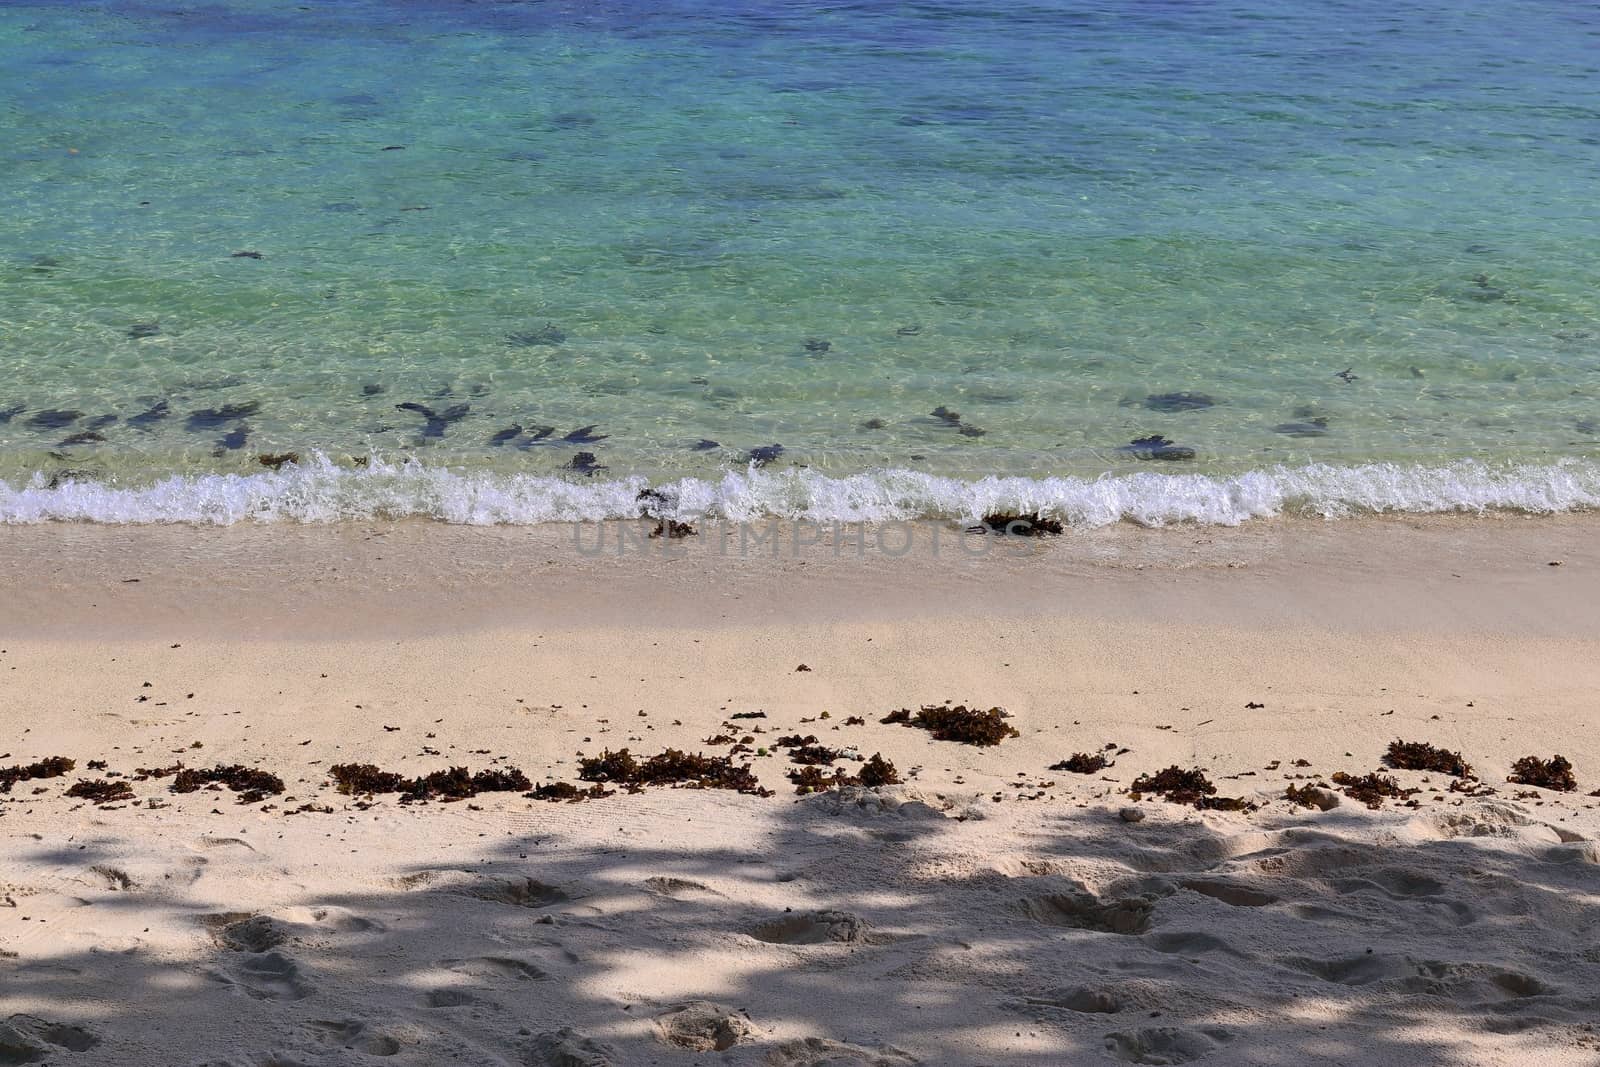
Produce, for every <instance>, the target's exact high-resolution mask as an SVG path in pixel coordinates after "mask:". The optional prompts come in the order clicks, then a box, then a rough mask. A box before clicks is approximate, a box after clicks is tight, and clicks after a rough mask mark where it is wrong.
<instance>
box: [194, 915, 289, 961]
mask: <svg viewBox="0 0 1600 1067" xmlns="http://www.w3.org/2000/svg"><path fill="white" fill-rule="evenodd" d="M200 925H202V926H204V927H205V928H206V929H207V930H208V931H210V933H211V937H212V939H213V940H214V941H216V943H217V944H218V945H220V946H221V947H223V948H225V949H227V950H228V951H230V952H265V951H267V950H268V949H270V948H276V947H278V946H279V945H281V944H283V943H284V942H285V941H287V940H288V939H289V933H288V931H287V930H285V929H284V928H283V926H282V925H281V924H279V923H278V922H276V921H275V920H273V919H271V918H268V917H267V916H265V915H253V914H251V913H250V912H248V911H225V912H217V913H215V914H212V915H202V916H200Z"/></svg>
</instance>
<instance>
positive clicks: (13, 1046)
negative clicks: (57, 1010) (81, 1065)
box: [0, 1015, 100, 1067]
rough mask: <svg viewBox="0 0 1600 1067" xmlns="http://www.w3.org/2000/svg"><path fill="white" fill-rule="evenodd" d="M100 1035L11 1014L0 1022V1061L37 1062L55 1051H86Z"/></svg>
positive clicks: (52, 1054) (97, 1042) (13, 1062)
mask: <svg viewBox="0 0 1600 1067" xmlns="http://www.w3.org/2000/svg"><path fill="white" fill-rule="evenodd" d="M98 1044H100V1038H99V1037H98V1036H97V1035H96V1034H95V1033H94V1032H93V1031H92V1030H86V1029H84V1028H83V1027H81V1026H68V1025H66V1024H64V1023H53V1022H50V1021H48V1020H46V1019H40V1018H36V1017H35V1016H32V1015H13V1016H11V1017H10V1018H8V1019H7V1020H6V1021H5V1022H3V1023H0V1064H3V1065H6V1067H10V1065H11V1064H20V1063H39V1062H41V1061H44V1060H46V1059H49V1058H50V1057H52V1056H54V1055H55V1054H56V1053H58V1052H88V1051H89V1050H90V1049H92V1048H94V1047H95V1046H96V1045H98Z"/></svg>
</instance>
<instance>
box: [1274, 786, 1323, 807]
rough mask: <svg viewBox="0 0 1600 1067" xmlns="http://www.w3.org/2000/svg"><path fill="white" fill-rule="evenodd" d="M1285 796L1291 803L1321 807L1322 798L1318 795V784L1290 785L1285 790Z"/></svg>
mask: <svg viewBox="0 0 1600 1067" xmlns="http://www.w3.org/2000/svg"><path fill="white" fill-rule="evenodd" d="M1283 798H1284V799H1285V800H1287V801H1288V802H1289V803H1291V804H1293V805H1295V806H1296V807H1300V808H1319V809H1320V808H1321V807H1322V800H1321V798H1320V797H1319V796H1318V795H1317V788H1316V786H1311V785H1290V786H1289V787H1288V788H1287V789H1285V790H1284V791H1283Z"/></svg>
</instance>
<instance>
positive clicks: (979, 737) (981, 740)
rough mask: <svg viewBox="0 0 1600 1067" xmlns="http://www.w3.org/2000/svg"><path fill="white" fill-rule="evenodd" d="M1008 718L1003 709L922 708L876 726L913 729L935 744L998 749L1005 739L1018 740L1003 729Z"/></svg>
mask: <svg viewBox="0 0 1600 1067" xmlns="http://www.w3.org/2000/svg"><path fill="white" fill-rule="evenodd" d="M1009 717H1010V716H1009V714H1008V713H1007V712H1006V710H1005V709H1004V708H990V709H988V710H987V711H979V710H978V709H977V708H969V707H967V706H966V705H965V704H956V705H954V706H951V705H949V704H924V705H922V708H921V709H920V710H918V711H917V712H916V713H914V714H913V713H912V711H911V709H910V708H901V709H900V710H899V711H892V712H890V713H889V714H888V715H885V716H884V717H883V718H882V719H880V720H879V722H882V723H884V724H885V725H889V724H892V723H899V724H900V725H902V726H917V727H920V728H922V729H924V730H927V731H928V732H929V733H931V734H932V735H933V737H934V740H936V741H959V742H961V743H962V744H965V745H977V746H979V747H982V748H987V747H988V746H990V745H998V744H999V743H1000V742H1002V741H1004V740H1005V739H1006V738H1008V737H1021V736H1022V735H1021V734H1019V733H1017V731H1016V728H1015V727H1012V726H1008V725H1006V721H1005V720H1006V719H1007V718H1009Z"/></svg>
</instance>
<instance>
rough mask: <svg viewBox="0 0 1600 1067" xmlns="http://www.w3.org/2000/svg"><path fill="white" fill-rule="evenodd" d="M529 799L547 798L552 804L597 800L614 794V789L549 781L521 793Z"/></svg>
mask: <svg viewBox="0 0 1600 1067" xmlns="http://www.w3.org/2000/svg"><path fill="white" fill-rule="evenodd" d="M522 795H523V796H524V797H527V798H528V799H529V800H547V801H549V802H550V803H552V804H560V803H562V802H576V801H580V800H599V799H601V798H602V797H610V796H615V795H616V790H614V789H607V788H605V787H604V786H600V785H592V786H590V787H589V788H588V789H579V788H578V787H577V786H575V785H573V784H572V783H571V782H550V783H549V784H547V785H540V786H535V787H534V788H533V790H532V791H531V792H527V793H524V794H522Z"/></svg>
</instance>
